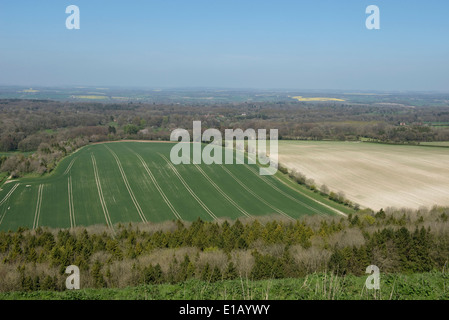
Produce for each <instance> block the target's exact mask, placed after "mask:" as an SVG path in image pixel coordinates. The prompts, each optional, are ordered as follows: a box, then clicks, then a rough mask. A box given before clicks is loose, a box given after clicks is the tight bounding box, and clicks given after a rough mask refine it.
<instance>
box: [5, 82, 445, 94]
mask: <svg viewBox="0 0 449 320" xmlns="http://www.w3.org/2000/svg"><path fill="white" fill-rule="evenodd" d="M8 87H10V88H42V89H53V88H62V89H97V90H98V89H102V90H109V89H125V90H126V89H127V90H133V89H139V90H152V91H155V90H161V91H162V90H169V91H174V90H186V91H199V90H226V91H274V92H278V91H279V92H280V91H283V92H289V91H293V92H339V93H342V94H352V93H371V92H381V93H449V89H448V90H447V91H444V90H416V89H404V90H398V89H391V90H386V89H310V88H308V89H306V88H261V87H221V86H124V85H38V84H34V85H33V84H29V85H19V84H0V88H8ZM351 91H352V92H351Z"/></svg>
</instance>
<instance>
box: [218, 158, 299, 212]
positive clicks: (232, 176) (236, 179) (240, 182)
mask: <svg viewBox="0 0 449 320" xmlns="http://www.w3.org/2000/svg"><path fill="white" fill-rule="evenodd" d="M221 167H222V168H223V170H224V171H225V172H226V173H227V174H228V175H229V176H230V177H231V178H232V179H234V180H235V181H236V182H237V183H238V184H239V185H240V186H241V187H242V188H243V189H245V190H246V191H247V192H248V193H249V194H251V195H252V196H253V197H255V198H256V199H257V200H259V201H260V202H262V203H263V204H264V205H266V206H267V207H269V208H271V209H272V210H274V211H276V212H277V213H279V214H280V215H282V216H284V217H286V218H288V219H290V220H295V219H294V218H292V217H291V216H290V215H288V214H287V213H285V212H284V211H282V210H281V209H278V208H276V207H275V206H273V205H272V204H270V203H269V202H267V201H266V200H265V199H263V198H262V197H260V196H259V195H258V194H257V193H255V192H254V191H252V190H251V189H250V188H249V187H248V186H247V185H246V184H244V183H243V182H242V181H241V180H240V179H239V178H237V177H236V176H235V175H234V174H233V173H232V172H231V171H229V169H228V168H226V167H225V166H224V165H221Z"/></svg>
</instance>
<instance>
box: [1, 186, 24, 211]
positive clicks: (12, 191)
mask: <svg viewBox="0 0 449 320" xmlns="http://www.w3.org/2000/svg"><path fill="white" fill-rule="evenodd" d="M19 185H20V183H16V184H15V185H14V187H12V188H11V190H9V192H8V193H7V194H6V196H5V197H4V198H3V200H2V201H0V206H1V205H2V204H3V203H5V202H6V201H7V200H8V199H9V197H10V196H11V195H12V194H13V193H14V191H16V189H17V187H18V186H19Z"/></svg>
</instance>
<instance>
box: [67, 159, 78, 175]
mask: <svg viewBox="0 0 449 320" xmlns="http://www.w3.org/2000/svg"><path fill="white" fill-rule="evenodd" d="M76 159H77V158H73V159H72V161H70V163H69V165H68V166H67V169H65V171H64V175H66V174H68V173H69V172H70V170H71V169H72V167H73V164H74V163H75V161H76Z"/></svg>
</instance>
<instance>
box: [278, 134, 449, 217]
mask: <svg viewBox="0 0 449 320" xmlns="http://www.w3.org/2000/svg"><path fill="white" fill-rule="evenodd" d="M279 161H280V163H281V164H283V165H284V166H286V167H288V168H290V169H296V170H297V171H299V172H301V173H303V174H304V175H306V176H307V177H308V178H312V179H314V180H315V182H316V183H317V185H318V186H320V185H322V184H326V185H327V187H328V188H329V189H330V190H332V191H343V192H344V193H345V194H346V197H347V198H349V199H350V200H352V201H354V202H357V203H359V204H361V205H362V206H365V207H370V208H372V209H374V210H379V209H380V208H386V207H397V208H401V207H407V208H413V209H419V208H420V207H421V206H425V207H431V206H433V205H440V206H449V149H447V148H436V147H423V146H405V145H404V146H403V145H386V144H376V143H361V142H332V141H280V144H279Z"/></svg>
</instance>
